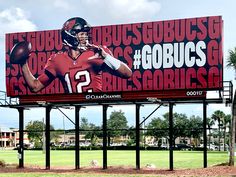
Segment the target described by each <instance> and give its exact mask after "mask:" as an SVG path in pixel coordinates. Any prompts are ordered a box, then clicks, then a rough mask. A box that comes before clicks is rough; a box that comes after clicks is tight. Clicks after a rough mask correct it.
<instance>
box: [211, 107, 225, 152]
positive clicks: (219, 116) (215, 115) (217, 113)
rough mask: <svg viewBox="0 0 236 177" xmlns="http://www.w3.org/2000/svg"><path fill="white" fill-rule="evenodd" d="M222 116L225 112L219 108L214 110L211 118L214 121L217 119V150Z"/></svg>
mask: <svg viewBox="0 0 236 177" xmlns="http://www.w3.org/2000/svg"><path fill="white" fill-rule="evenodd" d="M224 117H225V113H224V112H222V111H220V110H216V111H215V112H214V113H213V114H212V116H211V118H212V119H213V120H214V121H217V122H218V138H219V140H218V143H219V151H220V138H221V132H220V127H221V123H222V122H223V120H224Z"/></svg>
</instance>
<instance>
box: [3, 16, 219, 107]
mask: <svg viewBox="0 0 236 177" xmlns="http://www.w3.org/2000/svg"><path fill="white" fill-rule="evenodd" d="M72 20H74V19H72ZM72 20H70V21H69V23H68V24H67V23H65V24H64V26H63V28H65V29H66V28H68V26H71V25H72V26H73V24H75V21H72ZM65 25H67V26H66V27H65ZM222 29H223V20H222V17H221V16H210V17H200V18H188V19H176V20H167V21H156V22H145V23H133V24H120V25H108V26H95V27H92V28H91V30H90V32H89V34H90V35H91V37H92V40H89V44H88V45H87V46H88V47H87V48H86V49H85V50H84V49H83V52H81V53H80V54H79V55H78V56H76V57H77V58H76V57H75V58H73V57H72V55H71V53H70V52H68V45H69V44H68V45H65V38H63V35H64V34H63V33H62V32H61V30H48V31H35V32H25V33H24V32H23V33H11V34H6V88H7V95H8V96H10V97H19V98H20V99H21V100H23V102H27V103H33V102H36V101H49V102H70V101H74V102H87V101H96V100H101V101H102V100H111V101H112V100H116V101H117V100H121V101H129V100H147V99H148V98H152V97H155V98H160V99H172V98H173V99H191V98H193V99H196V98H204V97H205V92H204V91H206V90H219V89H222V88H223V85H222V82H223V53H222V43H223V34H222ZM61 38H63V41H64V42H62V40H61ZM20 41H28V42H30V43H31V46H32V48H31V54H30V57H29V58H28V60H27V62H26V63H27V66H28V69H29V72H28V71H27V72H28V74H29V75H30V74H32V76H34V77H33V78H34V79H35V80H37V82H38V81H40V84H38V85H39V87H36V86H35V87H32V86H30V84H31V85H33V84H32V83H31V81H30V80H28V81H27V77H28V76H27V72H26V71H25V70H26V69H25V68H27V67H24V66H23V65H22V64H12V63H11V62H10V51H11V49H12V47H13V46H14V45H15V44H16V43H18V42H20ZM67 41H69V40H67ZM67 41H66V42H67ZM69 42H70V41H69ZM94 46H95V47H94ZM69 48H70V47H69ZM81 50H82V49H81ZM104 53H105V54H104ZM25 72H26V74H25ZM38 85H37V86H38Z"/></svg>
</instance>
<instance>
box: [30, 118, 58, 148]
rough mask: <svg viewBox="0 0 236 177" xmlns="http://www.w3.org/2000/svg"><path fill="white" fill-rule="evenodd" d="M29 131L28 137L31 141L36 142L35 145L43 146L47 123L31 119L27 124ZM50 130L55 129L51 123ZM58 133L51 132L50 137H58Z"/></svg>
mask: <svg viewBox="0 0 236 177" xmlns="http://www.w3.org/2000/svg"><path fill="white" fill-rule="evenodd" d="M26 130H27V131H28V138H29V140H30V141H31V142H34V144H35V147H40V148H41V147H42V146H43V131H44V130H45V124H44V123H43V122H42V121H38V120H36V121H30V122H29V123H28V124H27V125H26ZM50 130H54V127H53V126H52V125H50ZM57 136H58V135H57V134H56V133H55V132H51V133H50V139H53V138H56V137H57Z"/></svg>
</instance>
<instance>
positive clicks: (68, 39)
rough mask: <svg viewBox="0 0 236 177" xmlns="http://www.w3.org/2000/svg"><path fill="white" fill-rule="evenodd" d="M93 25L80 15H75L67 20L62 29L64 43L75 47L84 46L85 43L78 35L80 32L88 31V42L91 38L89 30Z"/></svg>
mask: <svg viewBox="0 0 236 177" xmlns="http://www.w3.org/2000/svg"><path fill="white" fill-rule="evenodd" d="M90 29H91V26H90V25H89V24H88V23H87V21H86V20H84V19H83V18H80V17H74V18H70V19H69V20H67V21H66V22H65V23H64V24H63V27H62V29H61V38H62V43H63V44H64V45H67V46H69V47H71V48H73V49H78V48H79V49H80V48H84V47H85V46H84V45H81V44H80V39H79V38H78V37H77V36H76V35H77V33H79V32H87V33H88V36H87V37H86V38H87V39H85V40H87V42H88V40H89V31H90Z"/></svg>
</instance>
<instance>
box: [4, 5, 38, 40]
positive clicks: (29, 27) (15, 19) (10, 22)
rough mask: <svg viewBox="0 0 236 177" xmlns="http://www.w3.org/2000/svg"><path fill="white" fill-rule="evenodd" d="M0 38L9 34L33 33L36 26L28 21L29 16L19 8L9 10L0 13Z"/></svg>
mask: <svg viewBox="0 0 236 177" xmlns="http://www.w3.org/2000/svg"><path fill="white" fill-rule="evenodd" d="M0 26H1V28H0V36H3V35H4V34H5V33H10V32H23V31H34V30H36V29H37V27H36V25H35V24H34V23H33V22H31V21H30V20H29V14H27V12H25V11H24V10H22V9H21V8H10V9H6V10H4V11H1V12H0Z"/></svg>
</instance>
